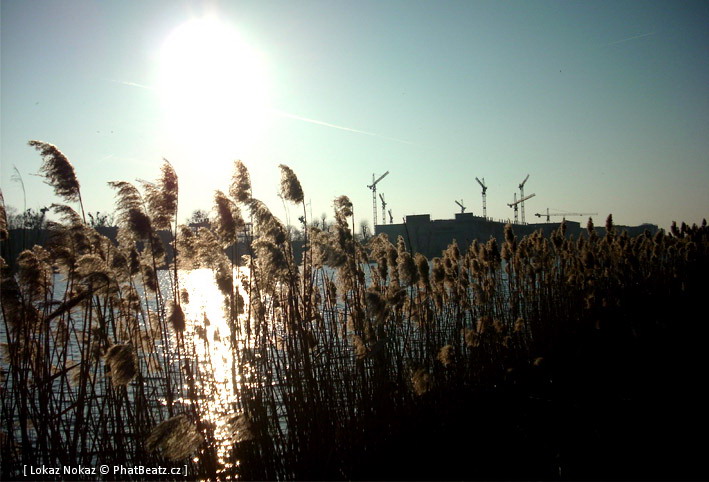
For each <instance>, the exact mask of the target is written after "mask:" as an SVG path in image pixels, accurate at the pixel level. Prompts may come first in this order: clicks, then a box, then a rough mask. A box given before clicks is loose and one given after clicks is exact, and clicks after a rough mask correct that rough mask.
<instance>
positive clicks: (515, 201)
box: [507, 193, 536, 224]
mask: <svg viewBox="0 0 709 482" xmlns="http://www.w3.org/2000/svg"><path fill="white" fill-rule="evenodd" d="M534 196H536V194H534V193H532V194H530V195H529V196H525V197H523V198H521V199H520V200H519V201H518V200H517V193H514V201H513V202H511V203H507V205H508V206H509V207H511V208H514V210H515V224H519V218H518V217H517V208H518V206H519V205H520V204H521V203H523V202H524V201H526V200H527V199H532V198H533V197H534Z"/></svg>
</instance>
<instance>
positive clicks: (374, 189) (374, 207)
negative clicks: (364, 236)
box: [367, 171, 389, 229]
mask: <svg viewBox="0 0 709 482" xmlns="http://www.w3.org/2000/svg"><path fill="white" fill-rule="evenodd" d="M387 174H389V171H387V172H385V173H384V174H382V175H381V176H379V177H378V178H377V179H376V180H375V179H374V176H375V175H374V173H372V184H369V185H368V186H367V187H368V188H369V189H371V190H372V219H373V220H374V227H375V229H376V226H377V183H378V182H379V181H381V180H382V179H384V178H385V177H386V175H387Z"/></svg>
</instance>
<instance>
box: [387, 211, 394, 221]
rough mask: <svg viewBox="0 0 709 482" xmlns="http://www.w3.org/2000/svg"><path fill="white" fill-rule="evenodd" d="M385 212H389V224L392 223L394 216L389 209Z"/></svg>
mask: <svg viewBox="0 0 709 482" xmlns="http://www.w3.org/2000/svg"><path fill="white" fill-rule="evenodd" d="M387 212H388V213H389V224H394V216H392V215H391V209H390V210H389V211H387Z"/></svg>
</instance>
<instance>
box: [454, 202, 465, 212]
mask: <svg viewBox="0 0 709 482" xmlns="http://www.w3.org/2000/svg"><path fill="white" fill-rule="evenodd" d="M455 203H456V204H457V205H458V206H460V213H461V214H462V213H464V212H465V206H463V200H462V199H461V200H460V202H458V201H456V202H455Z"/></svg>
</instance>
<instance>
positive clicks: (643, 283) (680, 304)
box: [0, 141, 709, 480]
mask: <svg viewBox="0 0 709 482" xmlns="http://www.w3.org/2000/svg"><path fill="white" fill-rule="evenodd" d="M30 145H32V146H34V147H36V148H37V149H38V150H39V151H40V152H41V154H42V156H43V157H44V159H45V163H44V164H43V166H42V168H41V173H43V174H44V176H45V178H46V181H47V182H48V183H49V184H50V185H52V186H53V187H54V188H55V191H56V193H57V195H58V196H59V197H60V198H63V200H64V202H69V203H72V202H78V203H79V205H80V210H81V214H80V213H77V212H76V211H75V210H74V209H73V208H71V207H70V206H68V205H66V204H55V205H53V206H52V210H53V211H54V212H55V213H56V214H57V215H59V216H60V218H61V222H52V223H51V231H52V236H51V239H50V241H49V243H48V244H47V245H46V246H44V247H41V246H35V247H33V248H32V249H30V250H25V251H23V252H22V253H21V254H20V255H19V257H18V259H17V271H16V272H13V271H12V270H11V269H10V267H9V266H8V264H7V263H6V262H5V261H4V260H3V261H2V285H1V290H0V302H1V306H2V323H3V337H4V338H5V339H4V340H3V346H2V348H3V356H4V362H3V364H2V365H1V366H2V380H0V383H1V385H0V403H1V406H2V414H1V420H2V422H1V423H2V429H1V433H0V436H1V437H2V448H1V450H2V471H1V472H0V475H1V476H2V479H3V480H10V479H19V478H22V468H23V466H25V465H37V464H45V465H47V466H57V465H63V466H78V465H83V466H96V465H97V464H106V465H110V466H113V465H124V466H136V465H143V466H157V465H161V466H175V467H182V466H183V465H185V464H187V466H188V470H189V478H192V479H228V478H241V479H246V480H276V479H309V480H312V479H452V478H460V479H507V480H509V479H543V480H564V479H574V480H576V479H647V478H653V479H662V478H671V479H692V478H701V474H702V473H705V469H704V467H702V462H701V461H702V460H703V450H702V448H701V446H700V445H696V444H695V441H694V440H693V438H692V437H691V435H692V433H703V432H702V431H703V430H705V429H706V428H707V423H706V422H707V420H706V415H705V410H704V406H705V405H704V403H705V402H706V398H707V397H706V395H705V394H704V391H703V390H702V384H703V382H702V380H703V375H704V373H705V372H706V368H707V362H706V359H705V357H704V356H703V343H704V340H706V334H707V328H706V323H705V322H704V321H703V320H702V319H701V318H700V316H699V315H698V314H697V313H702V312H705V307H704V304H703V302H704V296H705V295H706V293H707V287H708V286H707V284H708V283H707V272H709V271H708V270H707V268H709V266H707V264H708V262H709V239H708V235H709V230H708V229H707V226H706V222H704V223H703V224H702V225H701V226H696V225H695V226H691V227H690V226H688V225H686V224H682V225H681V226H680V227H678V226H677V225H676V224H674V225H673V227H672V229H671V232H670V233H665V232H663V231H660V232H659V233H657V234H656V235H655V236H650V235H649V233H647V234H645V235H642V236H637V237H630V236H628V235H627V233H621V232H617V231H616V229H615V228H614V226H613V221H612V217H611V216H609V217H608V219H607V221H606V226H605V229H604V230H603V231H602V232H599V230H597V229H596V228H595V227H594V225H593V222H592V220H590V219H589V223H588V230H587V234H586V235H584V236H581V237H578V238H577V239H574V238H573V237H571V236H568V235H567V234H566V233H565V226H564V224H563V223H562V224H561V225H560V227H559V229H558V230H557V231H555V232H554V233H553V234H552V235H551V236H550V237H544V236H542V234H541V233H535V234H533V235H531V236H527V237H524V238H521V239H519V238H517V237H516V236H515V233H514V231H513V227H512V226H508V227H507V228H506V229H505V239H504V242H503V243H502V246H499V245H498V242H497V241H496V240H495V239H490V240H488V241H483V240H481V241H475V242H473V243H472V244H471V245H470V246H469V247H468V248H467V249H466V250H464V251H462V252H461V250H460V249H459V247H458V245H457V244H456V243H455V241H453V242H452V243H451V245H450V246H449V247H448V249H446V250H445V251H443V252H442V253H441V255H440V256H438V257H434V258H433V259H430V260H429V259H427V258H426V257H425V256H423V255H421V254H419V253H411V252H409V250H408V249H407V246H406V244H405V242H404V240H403V239H401V238H400V239H398V240H389V239H387V237H386V236H384V235H379V236H375V237H373V238H371V239H370V240H369V241H368V243H367V244H366V245H363V244H362V243H361V242H360V241H358V240H357V239H356V238H355V236H353V232H354V219H353V218H354V216H353V209H354V208H353V206H352V203H351V202H350V200H349V199H348V198H347V197H346V196H341V197H338V198H337V199H335V200H334V203H333V208H334V214H335V223H334V224H333V225H331V226H330V227H329V229H327V230H321V229H318V228H316V227H309V228H308V229H307V232H306V233H305V237H304V239H305V246H304V253H303V255H302V261H301V262H300V263H296V258H295V256H294V252H293V247H292V243H291V239H290V234H289V233H290V231H289V230H288V229H287V227H286V226H285V225H284V224H283V222H282V221H280V220H279V219H278V218H277V217H275V216H274V215H273V214H272V213H271V211H270V210H269V209H268V207H267V206H266V205H265V204H264V203H263V202H261V201H260V200H258V199H256V198H254V197H253V193H252V190H251V183H250V179H249V174H248V171H247V169H246V167H245V166H244V164H243V163H241V162H240V161H238V162H236V163H235V173H234V177H233V179H232V182H231V185H230V187H229V190H228V194H227V193H224V192H221V191H217V192H216V193H215V197H214V210H213V216H212V222H211V223H210V226H209V227H201V228H199V230H197V231H196V232H195V231H194V230H192V229H191V228H189V227H188V226H178V225H177V223H176V219H177V209H178V206H177V195H178V180H177V175H176V173H175V172H174V170H173V169H172V167H171V166H170V164H169V163H168V162H167V161H165V163H164V164H163V165H162V168H161V177H160V178H159V179H158V180H157V181H156V182H146V181H141V182H140V183H139V185H138V186H136V185H134V184H131V183H127V182H112V183H110V186H111V187H112V188H113V189H114V190H115V192H116V203H117V218H116V219H117V222H118V223H119V234H118V242H117V243H116V244H114V243H113V242H111V241H110V240H109V239H108V238H106V237H105V236H102V235H101V234H99V233H98V232H97V231H96V230H95V229H94V228H93V227H92V226H91V224H87V223H86V220H85V219H84V216H83V205H82V204H81V193H80V188H79V183H78V181H77V176H76V175H75V173H74V170H73V167H71V163H70V162H69V161H68V160H67V158H66V157H65V156H64V155H63V154H61V152H60V151H59V150H58V149H57V148H56V147H54V146H52V145H50V144H47V143H43V142H38V141H31V142H30ZM280 167H281V173H282V179H281V191H282V192H281V195H282V198H283V199H284V201H285V202H289V203H292V204H293V205H294V209H298V211H300V210H301V209H302V212H303V214H302V221H303V225H304V226H308V225H309V220H308V219H307V212H306V210H305V206H304V195H303V191H302V188H301V185H300V183H299V182H298V179H297V178H296V176H295V174H294V173H293V171H292V170H291V169H290V168H288V167H287V166H284V165H281V166H280ZM247 221H248V222H247ZM247 224H251V225H252V226H253V230H250V231H249V230H247ZM165 229H166V230H169V231H170V233H171V237H170V239H171V242H172V245H173V246H172V249H173V252H174V256H173V257H172V260H171V261H170V263H167V262H166V258H165V251H166V250H165V246H164V245H163V242H162V240H161V238H160V236H158V234H157V233H158V230H165ZM239 235H241V236H251V237H252V239H251V242H250V243H249V246H250V249H249V251H248V252H244V253H241V254H242V255H243V257H242V263H241V266H237V264H236V263H235V262H234V261H233V260H234V259H235V257H234V256H227V252H226V249H227V248H228V247H229V246H233V245H234V243H235V241H236V240H237V237H238V236H239ZM7 236H8V230H7V229H6V222H5V212H4V205H2V206H1V210H0V239H1V240H2V241H3V242H5V240H6V239H7ZM195 267H202V268H204V267H207V268H209V269H210V270H211V272H212V273H213V276H214V283H215V285H216V286H217V287H218V290H219V292H220V293H221V295H220V296H221V297H222V311H223V316H224V319H225V320H226V325H227V326H228V332H227V333H215V334H214V339H213V340H211V341H210V339H209V337H208V336H207V335H206V333H207V330H206V328H207V327H208V326H209V324H210V321H209V319H208V318H207V315H206V314H204V316H203V317H201V318H198V319H189V318H188V317H187V316H186V314H185V313H186V311H185V310H184V309H183V308H184V307H186V306H189V305H190V294H189V293H188V292H187V291H186V290H185V289H184V288H182V287H181V285H180V270H183V269H190V268H195ZM57 270H58V271H59V273H60V274H59V275H57V274H55V271H57ZM161 283H162V285H161ZM703 310H704V311H703ZM217 336H218V337H219V339H220V340H226V342H227V346H228V354H227V358H228V365H229V369H230V373H231V376H230V383H231V387H230V389H231V390H232V393H233V395H234V396H233V397H232V398H230V399H229V400H227V401H223V400H222V401H219V402H220V403H219V404H217V405H216V406H218V409H217V410H218V411H219V413H218V415H219V417H221V420H222V421H223V422H224V423H223V424H222V429H220V428H219V427H218V426H217V423H216V422H215V419H214V411H215V408H214V407H215V403H216V402H217V401H215V400H214V397H215V396H216V395H215V390H216V388H215V387H217V386H218V384H219V381H218V380H215V376H214V368H215V361H214V360H213V359H211V358H210V356H209V355H208V354H207V355H205V353H208V352H205V351H204V350H200V349H199V346H200V345H208V344H209V343H210V342H211V343H216V341H217ZM224 447H226V450H225V451H222V448H224ZM168 477H169V476H168ZM87 478H93V477H90V476H87ZM107 478H111V476H108V477H107ZM116 478H121V477H118V476H116ZM123 478H125V477H123Z"/></svg>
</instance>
